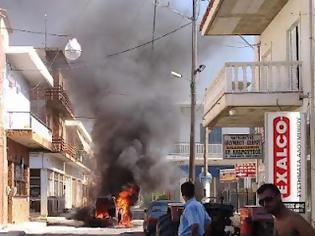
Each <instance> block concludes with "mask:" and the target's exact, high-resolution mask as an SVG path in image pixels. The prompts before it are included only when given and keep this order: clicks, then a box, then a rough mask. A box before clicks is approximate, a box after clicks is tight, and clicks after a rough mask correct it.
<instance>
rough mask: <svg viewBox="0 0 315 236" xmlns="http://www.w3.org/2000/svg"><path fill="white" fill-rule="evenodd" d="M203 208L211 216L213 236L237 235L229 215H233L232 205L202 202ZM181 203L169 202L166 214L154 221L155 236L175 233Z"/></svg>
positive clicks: (181, 206)
mask: <svg viewBox="0 0 315 236" xmlns="http://www.w3.org/2000/svg"><path fill="white" fill-rule="evenodd" d="M203 205H204V207H205V210H206V211H207V213H208V214H209V216H210V217H211V218H212V224H211V228H212V234H211V235H213V236H231V235H233V236H235V235H239V230H237V229H236V228H235V227H233V226H232V222H231V219H230V217H232V216H233V212H234V208H233V206H232V205H228V204H222V203H221V204H220V203H204V204H203ZM183 209H184V205H183V204H182V203H169V204H168V211H167V214H165V215H163V216H161V217H160V218H159V219H158V222H157V223H156V236H174V235H177V231H178V226H179V223H180V216H181V214H182V212H183Z"/></svg>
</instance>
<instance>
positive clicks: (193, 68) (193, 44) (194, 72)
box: [189, 0, 198, 183]
mask: <svg viewBox="0 0 315 236" xmlns="http://www.w3.org/2000/svg"><path fill="white" fill-rule="evenodd" d="M192 7H193V14H192V29H191V31H192V38H191V51H192V53H191V54H192V57H191V81H190V90H191V111H190V120H191V122H190V142H189V146H190V151H189V180H190V181H191V182H193V183H194V182H195V106H196V77H197V73H198V72H197V70H196V66H197V27H196V20H197V19H196V15H197V14H196V10H197V2H196V0H192Z"/></svg>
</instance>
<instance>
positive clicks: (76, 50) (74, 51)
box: [65, 38, 82, 61]
mask: <svg viewBox="0 0 315 236" xmlns="http://www.w3.org/2000/svg"><path fill="white" fill-rule="evenodd" d="M81 52H82V51H81V45H80V44H79V42H78V40H77V39H76V38H72V39H69V41H68V43H67V45H66V47H65V56H66V58H67V59H68V60H70V61H74V60H77V59H78V58H79V57H80V56H81Z"/></svg>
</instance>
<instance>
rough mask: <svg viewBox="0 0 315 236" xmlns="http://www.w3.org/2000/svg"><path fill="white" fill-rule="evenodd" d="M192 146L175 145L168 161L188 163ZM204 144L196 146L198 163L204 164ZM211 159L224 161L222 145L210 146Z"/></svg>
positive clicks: (187, 144) (184, 144)
mask: <svg viewBox="0 0 315 236" xmlns="http://www.w3.org/2000/svg"><path fill="white" fill-rule="evenodd" d="M189 151H190V145H189V143H177V144H174V145H173V146H172V147H171V149H170V151H169V153H168V157H167V159H168V160H170V161H176V162H181V161H184V162H185V161H188V158H189ZM203 154H204V144H202V143H196V144H195V156H196V162H200V163H201V162H203V158H204V157H203ZM208 155H209V157H208V158H209V159H222V144H208Z"/></svg>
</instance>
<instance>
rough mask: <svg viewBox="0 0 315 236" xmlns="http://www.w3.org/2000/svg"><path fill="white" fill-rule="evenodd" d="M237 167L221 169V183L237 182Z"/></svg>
mask: <svg viewBox="0 0 315 236" xmlns="http://www.w3.org/2000/svg"><path fill="white" fill-rule="evenodd" d="M236 181H237V179H236V172H235V169H221V170H220V182H221V183H232V182H236Z"/></svg>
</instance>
